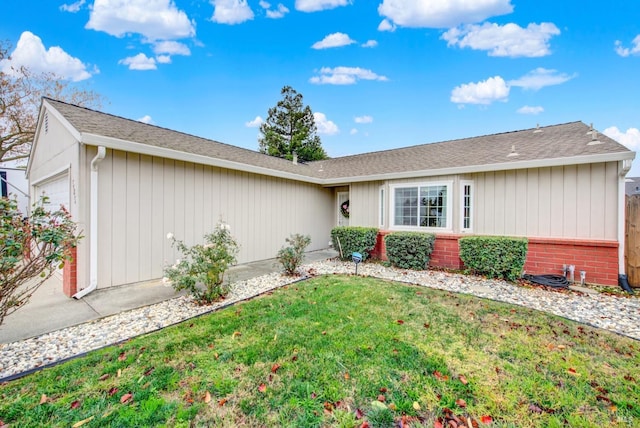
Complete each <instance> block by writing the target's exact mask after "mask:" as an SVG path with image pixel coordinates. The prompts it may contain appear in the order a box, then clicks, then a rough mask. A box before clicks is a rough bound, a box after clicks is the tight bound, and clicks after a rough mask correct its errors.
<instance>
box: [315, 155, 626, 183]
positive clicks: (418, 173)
mask: <svg viewBox="0 0 640 428" xmlns="http://www.w3.org/2000/svg"><path fill="white" fill-rule="evenodd" d="M635 156H636V153H635V152H632V151H624V152H616V153H601V154H595V155H582V156H571V157H563V158H552V159H533V160H525V161H520V162H501V163H491V164H484V165H467V166H459V167H451V168H439V169H425V170H414V171H401V172H390V173H383V174H371V175H360V176H353V177H338V178H328V179H323V180H321V181H322V183H321V184H323V185H325V186H330V185H333V186H335V185H343V184H348V183H359V182H366V181H381V180H398V179H404V178H416V177H434V176H442V175H455V174H473V173H478V172H490V171H507V170H514V169H528V168H545V167H553V166H564V165H580V164H588V163H600V162H616V161H626V160H628V161H629V162H631V160H633V159H634V158H635Z"/></svg>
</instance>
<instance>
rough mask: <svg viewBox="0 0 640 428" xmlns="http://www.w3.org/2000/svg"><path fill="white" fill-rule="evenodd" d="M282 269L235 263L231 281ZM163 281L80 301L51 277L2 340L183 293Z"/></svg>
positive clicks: (313, 255) (12, 319)
mask: <svg viewBox="0 0 640 428" xmlns="http://www.w3.org/2000/svg"><path fill="white" fill-rule="evenodd" d="M335 256H337V253H336V252H335V251H333V250H321V251H314V252H310V253H307V254H306V255H305V263H312V262H315V261H319V260H326V259H329V258H332V257H335ZM279 270H281V267H280V264H279V263H278V262H277V261H276V260H275V259H270V260H263V261H258V262H253V263H247V264H242V265H237V266H234V267H233V268H231V269H230V270H229V272H228V273H227V279H228V280H229V281H231V282H236V281H244V280H247V279H250V278H255V277H258V276H262V275H266V274H269V273H272V272H277V271H279ZM182 294H184V292H180V293H177V292H176V291H175V290H174V289H173V288H172V287H167V286H165V285H164V284H162V282H161V281H151V282H141V283H136V284H130V285H124V286H120V287H111V288H106V289H102V290H101V289H98V290H96V291H94V292H93V293H90V294H88V295H86V296H85V297H84V298H82V299H80V300H75V299H72V298H70V297H67V296H65V295H64V294H63V293H62V281H61V280H60V278H55V277H52V278H51V279H49V280H48V281H47V282H46V283H44V284H43V285H42V286H41V287H40V288H39V289H38V290H37V291H36V292H35V293H34V294H33V296H32V297H31V299H30V300H29V302H28V303H27V304H26V305H25V306H24V307H22V308H20V309H18V310H17V311H16V312H15V313H13V314H11V315H9V316H8V317H6V318H5V320H4V323H3V324H2V325H0V343H10V342H15V341H18V340H23V339H28V338H30V337H35V336H40V335H42V334H45V333H49V332H52V331H55V330H60V329H62V328H66V327H71V326H74V325H77V324H82V323H84V322H88V321H93V320H96V319H99V318H103V317H106V316H109V315H114V314H117V313H120V312H123V311H127V310H130V309H135V308H140V307H143V306H148V305H152V304H154V303H159V302H162V301H164V300H168V299H172V298H174V297H177V296H180V295H182Z"/></svg>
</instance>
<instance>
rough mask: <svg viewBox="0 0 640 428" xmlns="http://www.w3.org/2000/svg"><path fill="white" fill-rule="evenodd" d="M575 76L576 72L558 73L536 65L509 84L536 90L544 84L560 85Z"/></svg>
mask: <svg viewBox="0 0 640 428" xmlns="http://www.w3.org/2000/svg"><path fill="white" fill-rule="evenodd" d="M574 77H576V74H573V75H568V74H566V73H558V71H557V70H549V69H546V68H542V67H538V68H536V69H535V70H532V71H530V72H529V73H527V74H525V75H524V76H522V77H521V78H519V79H516V80H511V81H510V82H509V85H510V86H519V87H522V88H524V89H532V90H534V91H537V90H538V89H542V88H544V87H545V86H553V85H560V84H562V83H565V82H567V81H569V80H571V79H573V78H574Z"/></svg>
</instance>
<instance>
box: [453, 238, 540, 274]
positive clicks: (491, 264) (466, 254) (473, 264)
mask: <svg viewBox="0 0 640 428" xmlns="http://www.w3.org/2000/svg"><path fill="white" fill-rule="evenodd" d="M528 244H529V241H528V240H527V238H510V237H502V236H466V237H464V238H460V239H459V240H458V245H459V246H460V258H461V259H462V261H463V262H464V265H465V266H466V267H467V268H469V269H471V270H472V271H473V272H475V273H479V274H481V275H486V276H489V277H491V278H504V279H508V280H510V281H515V280H517V279H518V278H520V275H521V274H522V269H523V268H524V262H525V260H526V258H527V249H528Z"/></svg>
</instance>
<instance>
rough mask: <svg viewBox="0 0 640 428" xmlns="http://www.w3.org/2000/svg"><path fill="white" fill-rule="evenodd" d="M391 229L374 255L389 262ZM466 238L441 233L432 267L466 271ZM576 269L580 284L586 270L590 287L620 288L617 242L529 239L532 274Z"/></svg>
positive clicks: (529, 270)
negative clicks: (463, 255) (386, 242)
mask: <svg viewBox="0 0 640 428" xmlns="http://www.w3.org/2000/svg"><path fill="white" fill-rule="evenodd" d="M389 233H391V231H388V230H381V231H380V232H378V238H377V242H376V246H375V248H374V249H373V251H372V252H371V256H372V257H374V258H377V259H380V260H387V253H386V248H385V245H384V237H385V236H386V235H388V234H389ZM463 236H466V235H457V234H438V235H436V241H435V244H434V249H433V253H431V259H430V260H429V266H430V267H441V268H447V269H463V268H464V263H462V260H461V259H460V249H459V246H458V239H460V238H461V237H463ZM564 264H567V265H574V266H575V281H576V282H579V281H580V271H581V270H584V271H586V282H588V283H590V284H601V285H618V243H617V242H614V241H599V240H592V239H585V240H582V239H558V238H529V250H528V252H527V260H526V261H525V265H524V269H525V270H526V271H527V273H529V274H532V275H541V274H556V275H560V274H562V265H564Z"/></svg>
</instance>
